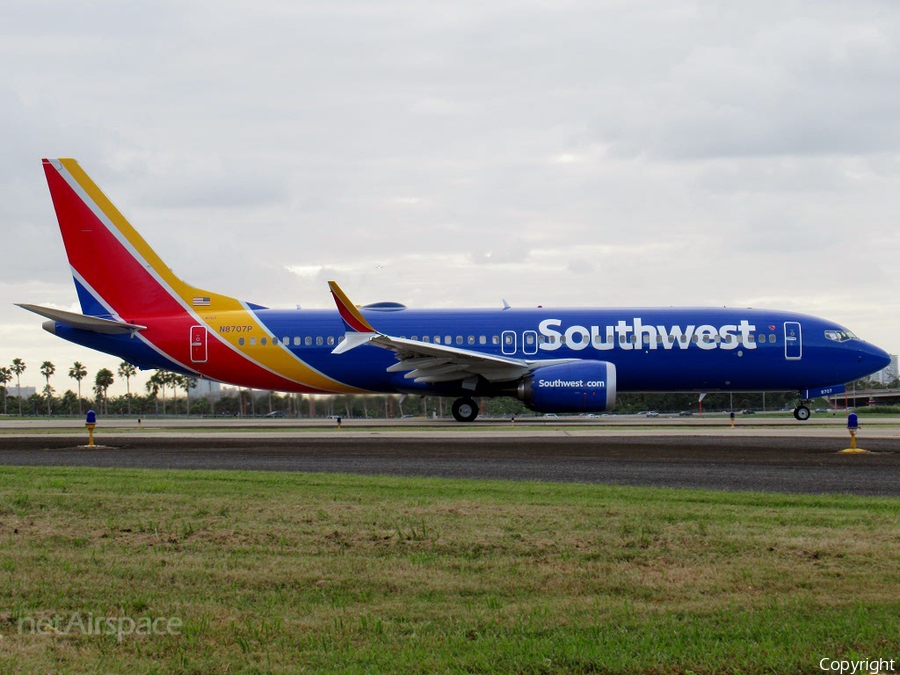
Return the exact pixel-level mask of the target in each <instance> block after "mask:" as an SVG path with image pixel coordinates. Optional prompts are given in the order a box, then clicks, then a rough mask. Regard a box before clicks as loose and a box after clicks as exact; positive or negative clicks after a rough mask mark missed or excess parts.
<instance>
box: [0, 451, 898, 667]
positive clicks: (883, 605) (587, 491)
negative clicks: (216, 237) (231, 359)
mask: <svg viewBox="0 0 900 675" xmlns="http://www.w3.org/2000/svg"><path fill="white" fill-rule="evenodd" d="M898 515H900V500H896V499H876V498H854V497H843V496H828V497H814V496H784V495H772V494H748V493H709V492H701V491H687V490H685V491H681V490H656V489H636V488H617V487H604V486H585V485H560V484H542V483H541V484H539V483H509V482H492V481H459V480H437V479H433V480H432V479H399V478H385V477H375V478H367V477H359V476H344V475H324V474H322V475H320V474H315V475H310V474H290V473H261V472H202V471H146V470H103V469H69V468H2V469H0V634H2V640H0V672H4V673H32V672H54V673H81V672H86V673H95V672H97V673H106V672H129V673H225V672H228V673H269V672H273V673H288V672H359V673H363V672H383V673H394V672H412V673H430V672H485V673H488V672H515V673H570V672H576V673H635V672H647V673H689V672H693V673H721V672H724V673H771V672H778V673H807V672H819V671H818V665H817V664H818V662H819V660H820V659H822V658H824V657H829V658H879V657H883V658H888V659H890V658H895V657H897V656H898V654H900V627H898V622H897V616H898V615H900V571H898V562H900V529H898V527H897V526H898ZM73 615H78V616H82V617H88V616H93V617H118V618H130V619H133V620H135V621H137V620H139V619H141V618H150V619H152V618H158V617H163V618H172V617H175V618H177V619H178V620H180V621H181V622H182V623H183V626H182V628H181V629H180V630H179V631H178V634H172V635H167V634H163V635H149V636H147V635H126V636H124V637H123V638H122V639H121V640H119V639H117V636H115V635H85V634H73V633H71V632H70V633H68V634H59V635H33V634H29V633H28V632H27V631H25V633H24V634H21V633H20V631H19V628H18V627H19V625H20V623H21V622H22V621H23V620H28V619H35V618H37V619H40V618H44V619H49V618H51V617H62V619H63V621H65V620H66V619H68V618H70V617H72V616H73Z"/></svg>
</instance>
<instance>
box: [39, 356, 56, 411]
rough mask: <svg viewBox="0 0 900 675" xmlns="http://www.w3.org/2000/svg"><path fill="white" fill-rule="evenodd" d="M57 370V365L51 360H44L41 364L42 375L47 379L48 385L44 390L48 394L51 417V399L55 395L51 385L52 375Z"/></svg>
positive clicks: (48, 407) (48, 408) (48, 409)
mask: <svg viewBox="0 0 900 675" xmlns="http://www.w3.org/2000/svg"><path fill="white" fill-rule="evenodd" d="M55 372H56V366H54V365H53V364H52V363H50V362H49V361H44V362H43V363H42V364H41V375H43V376H44V379H46V380H47V386H46V387H45V388H44V391H45V392H46V394H47V416H48V417H49V416H50V414H51V412H50V400H51V398H52V396H53V389H52V388H51V387H50V376H51V375H53V373H55Z"/></svg>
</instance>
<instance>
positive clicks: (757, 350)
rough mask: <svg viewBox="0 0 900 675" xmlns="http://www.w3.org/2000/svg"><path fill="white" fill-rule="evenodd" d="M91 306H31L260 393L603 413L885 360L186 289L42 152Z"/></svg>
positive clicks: (500, 316) (739, 315) (764, 321)
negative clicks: (628, 399) (663, 397)
mask: <svg viewBox="0 0 900 675" xmlns="http://www.w3.org/2000/svg"><path fill="white" fill-rule="evenodd" d="M44 171H45V173H46V176H47V183H48V184H49V187H50V194H51V196H52V198H53V205H54V207H55V209H56V215H57V218H58V219H59V227H60V230H61V232H62V238H63V242H64V244H65V247H66V252H67V254H68V258H69V263H70V265H71V268H72V275H73V276H74V279H75V288H76V290H77V293H78V298H79V300H80V302H81V309H82V312H83V313H82V314H77V313H74V312H66V311H61V310H57V309H51V308H47V307H38V306H35V305H21V307H24V308H25V309H28V310H30V311H32V312H35V313H37V314H40V315H42V316H44V317H45V318H46V319H48V320H47V321H45V322H44V329H45V330H47V331H49V332H51V333H53V334H55V335H57V336H59V337H61V338H64V339H66V340H69V341H71V342H75V343H77V344H80V345H84V346H86V347H90V348H91V349H96V350H99V351H102V352H106V353H108V354H113V355H115V356H116V357H118V358H121V359H124V360H125V361H129V362H131V363H133V364H134V365H136V366H138V367H140V368H145V369H146V368H163V369H166V370H171V371H175V372H179V373H184V374H187V375H192V376H195V377H204V378H208V379H211V380H217V381H220V382H226V383H230V384H234V385H238V386H242V387H250V388H254V389H270V390H276V391H287V392H305V393H311V394H325V393H331V394H334V393H340V394H346V393H353V394H369V393H382V394H383V393H402V394H411V395H429V396H449V397H453V398H455V399H456V401H455V402H454V404H453V414H454V416H455V417H456V419H458V420H460V421H472V420H474V419H475V418H476V416H477V415H478V407H477V405H476V403H475V397H480V396H513V397H516V398H518V399H520V400H522V401H524V403H525V404H526V405H527V406H528V407H529V408H531V409H533V410H535V411H538V412H599V411H604V410H609V409H611V408H612V407H613V406H614V405H615V400H616V394H617V393H618V392H620V391H622V392H629V391H635V392H653V391H667V392H668V391H681V392H712V391H723V392H727V391H732V392H749V391H797V392H799V400H800V402H799V404H798V406H797V408H796V409H795V411H794V414H795V416H796V417H797V418H798V419H806V418H808V417H809V408H808V407H807V403H808V401H809V399H811V398H813V397H814V396H817V395H823V394H825V393H828V392H832V393H839V392H840V391H843V388H842V387H843V383H845V382H850V381H852V380H855V379H858V378H860V377H863V376H865V375H868V374H870V373H873V372H875V371H877V370H880V369H882V368H884V367H885V366H886V365H887V364H888V363H889V361H890V358H889V356H888V355H887V354H886V353H885V352H884V351H883V350H881V349H879V348H878V347H875V346H874V345H871V344H869V343H867V342H864V341H863V340H860V339H859V338H857V337H856V336H855V335H854V334H853V333H851V332H850V331H849V330H847V329H846V328H844V327H842V326H840V325H838V324H836V323H834V322H833V321H828V320H826V319H819V318H816V317H813V316H807V315H804V314H796V313H792V312H783V311H771V310H762V309H727V308H725V309H719V308H684V309H672V308H665V309H662V308H616V309H546V308H537V309H518V308H508V307H507V308H504V309H496V310H490V309H474V310H473V309H470V310H463V309H460V310H415V309H407V308H406V307H404V306H403V305H399V304H396V303H378V304H374V305H366V306H364V307H357V306H355V305H354V304H353V303H352V302H351V301H350V300H349V299H348V298H347V296H346V295H345V294H344V293H343V291H342V290H341V289H340V288H339V287H338V285H337V284H336V283H334V282H331V283H330V286H331V292H332V294H333V296H334V300H335V304H336V305H337V311H335V310H333V309H332V310H305V309H296V310H284V309H268V308H266V307H262V306H260V305H256V304H253V303H249V302H244V301H241V300H237V299H235V298H231V297H227V296H225V295H221V294H218V293H213V292H211V291H205V290H201V289H199V288H195V287H193V286H190V285H188V284H187V283H185V282H184V281H182V280H181V279H179V278H178V277H176V276H175V274H174V273H173V272H172V271H171V270H170V269H169V267H168V266H167V265H166V264H165V263H163V261H162V260H161V259H160V258H159V256H158V255H157V254H156V253H155V252H154V251H153V249H151V248H150V246H148V244H147V242H146V241H144V239H143V238H142V237H141V236H140V235H139V234H138V233H137V231H136V230H135V229H134V228H133V227H132V226H131V225H130V224H129V223H128V221H127V220H126V219H125V218H124V217H123V216H122V214H121V213H120V212H119V211H118V210H117V209H116V207H115V206H113V204H112V203H111V202H110V201H109V200H108V199H107V197H106V196H105V195H104V194H103V193H102V192H101V191H100V189H99V188H98V187H97V186H96V185H95V184H94V182H93V181H92V180H91V179H90V178H89V177H88V175H87V174H86V173H85V172H84V171H83V170H82V169H81V167H80V166H79V165H78V163H77V162H75V161H74V160H72V159H52V160H47V159H45V160H44Z"/></svg>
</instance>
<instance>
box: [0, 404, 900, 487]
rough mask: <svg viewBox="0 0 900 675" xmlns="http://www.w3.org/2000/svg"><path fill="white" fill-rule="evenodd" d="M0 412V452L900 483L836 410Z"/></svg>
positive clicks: (311, 466) (95, 458)
mask: <svg viewBox="0 0 900 675" xmlns="http://www.w3.org/2000/svg"><path fill="white" fill-rule="evenodd" d="M86 442H87V436H86V433H85V432H84V431H83V424H81V423H80V422H78V421H69V422H60V423H56V424H54V423H43V424H41V423H28V422H16V423H12V422H0V466H2V465H18V466H23V465H28V466H90V467H116V468H135V469H139V468H154V469H225V470H265V471H303V472H338V473H356V474H366V475H394V476H433V477H446V478H473V479H502V480H534V481H553V482H581V483H601V484H616V485H631V486H656V487H674V488H701V489H711V490H740V491H762V492H779V493H809V494H831V493H840V494H855V495H873V496H891V497H897V496H900V452H898V450H900V426H898V425H891V424H878V425H871V426H870V427H868V428H866V429H865V430H864V432H863V433H862V434H861V436H860V439H859V444H860V446H862V447H864V448H866V449H867V450H870V451H871V452H870V453H868V454H860V455H844V454H839V453H838V451H839V450H841V449H842V448H846V447H847V446H848V444H849V435H848V433H847V431H846V429H845V428H843V427H842V426H841V424H840V423H839V422H838V421H835V422H833V423H825V424H819V425H807V426H804V425H801V424H783V425H782V424H780V423H774V424H769V423H759V424H754V425H748V424H744V425H743V426H741V425H739V426H738V428H736V429H731V428H729V427H728V425H727V424H723V423H722V422H721V421H719V422H718V423H715V424H712V423H711V424H698V423H696V422H691V423H687V422H684V423H680V424H658V423H657V424H653V425H650V424H645V423H643V422H642V421H641V422H639V423H637V424H619V425H612V424H562V423H560V424H557V423H554V424H552V425H549V424H546V423H545V424H534V425H530V426H529V425H522V424H519V425H515V426H514V425H511V424H508V423H498V424H485V425H480V426H479V425H475V426H473V427H466V428H460V427H459V426H458V425H457V426H453V425H450V426H446V425H431V426H429V422H427V421H426V422H425V423H424V424H423V423H421V422H419V423H410V424H406V425H397V424H384V425H377V424H376V425H372V424H366V425H364V426H363V425H360V424H354V423H352V422H350V423H346V424H344V425H342V429H340V430H338V429H337V428H336V426H335V423H334V422H328V423H314V424H305V425H304V424H297V423H296V422H294V421H291V422H283V423H280V424H272V423H271V422H258V421H256V422H249V423H248V422H239V423H224V424H223V423H222V422H220V421H209V422H204V421H202V420H197V421H195V422H192V423H191V422H188V423H185V422H184V421H183V420H181V421H163V422H159V421H154V422H144V423H142V425H141V428H138V427H137V426H136V424H135V422H134V421H133V420H130V421H128V422H122V423H120V424H118V425H115V424H108V425H107V428H104V427H103V426H102V425H101V426H100V427H99V428H98V432H97V440H96V442H97V443H99V444H102V447H95V448H85V447H82V446H84V444H85V443H86Z"/></svg>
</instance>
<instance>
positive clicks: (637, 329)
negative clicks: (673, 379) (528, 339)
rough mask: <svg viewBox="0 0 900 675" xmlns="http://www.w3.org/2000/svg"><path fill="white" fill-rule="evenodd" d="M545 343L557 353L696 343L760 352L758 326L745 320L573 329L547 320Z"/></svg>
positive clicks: (546, 348) (622, 323)
mask: <svg viewBox="0 0 900 675" xmlns="http://www.w3.org/2000/svg"><path fill="white" fill-rule="evenodd" d="M538 329H539V331H540V333H541V335H543V336H544V337H545V340H543V341H542V342H541V345H540V348H541V349H542V350H544V351H549V352H552V351H555V350H557V349H559V348H560V347H563V346H566V347H568V348H569V349H574V350H576V351H580V350H582V349H587V348H588V347H593V348H594V349H596V350H599V351H608V350H610V349H613V348H615V347H618V348H619V349H626V350H627V349H658V348H660V347H662V348H663V349H673V348H675V347H676V346H677V347H678V348H679V349H687V348H688V347H690V346H691V345H692V344H693V345H696V347H698V348H699V349H705V350H709V349H737V348H738V347H741V348H743V349H756V341H755V338H754V337H752V336H754V335H755V331H756V326H755V325H753V324H751V323H750V322H749V321H747V320H746V319H745V320H742V321H741V322H740V323H738V324H725V325H723V326H712V325H709V324H703V325H700V326H694V325H687V326H653V325H646V324H644V323H643V322H642V321H641V319H640V318H637V317H635V319H634V320H633V321H632V322H631V323H628V322H627V321H624V320H622V321H619V322H617V323H616V324H615V325H609V326H590V327H585V326H577V325H573V326H569V327H567V328H566V329H565V330H563V329H562V321H560V320H559V319H546V320H544V321H541V323H540V326H539V327H538Z"/></svg>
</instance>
